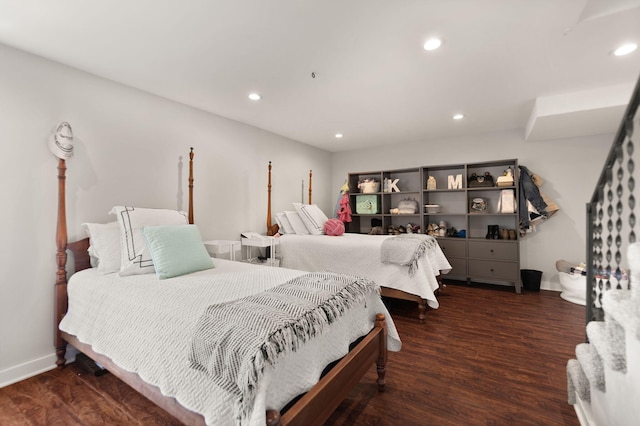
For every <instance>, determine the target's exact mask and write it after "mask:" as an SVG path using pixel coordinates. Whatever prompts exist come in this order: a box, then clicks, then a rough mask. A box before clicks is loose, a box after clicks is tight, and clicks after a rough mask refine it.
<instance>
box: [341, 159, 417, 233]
mask: <svg viewBox="0 0 640 426" xmlns="http://www.w3.org/2000/svg"><path fill="white" fill-rule="evenodd" d="M348 182H349V203H350V207H351V212H352V217H351V219H352V221H351V223H349V224H348V226H347V231H348V232H355V233H364V234H367V233H370V232H371V230H372V228H374V227H377V228H376V229H374V232H376V233H387V232H388V229H389V227H390V226H393V227H400V226H405V227H406V225H407V224H408V223H415V224H416V225H417V226H418V227H419V226H420V222H421V216H420V210H419V208H420V199H421V197H420V195H421V194H420V190H421V186H420V185H421V176H420V168H418V167H416V168H411V169H397V170H386V171H377V172H358V173H349V177H348ZM404 200H413V204H414V205H415V211H408V210H404V209H402V210H401V211H402V213H398V212H397V211H394V209H398V208H400V207H403V206H401V203H403V201H404ZM407 220H409V221H407Z"/></svg>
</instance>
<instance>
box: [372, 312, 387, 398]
mask: <svg viewBox="0 0 640 426" xmlns="http://www.w3.org/2000/svg"><path fill="white" fill-rule="evenodd" d="M375 324H376V327H380V328H381V329H382V332H381V333H380V334H379V335H378V337H379V338H380V355H379V356H378V360H377V361H376V368H377V371H378V380H377V383H378V391H379V392H384V388H385V385H386V384H387V381H386V380H385V375H386V373H387V353H388V351H387V321H386V320H385V317H384V314H376V323H375Z"/></svg>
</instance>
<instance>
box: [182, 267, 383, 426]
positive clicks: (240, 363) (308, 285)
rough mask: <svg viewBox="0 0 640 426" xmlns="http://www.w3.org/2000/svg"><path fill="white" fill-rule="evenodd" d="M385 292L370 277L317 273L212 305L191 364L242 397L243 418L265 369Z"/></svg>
mask: <svg viewBox="0 0 640 426" xmlns="http://www.w3.org/2000/svg"><path fill="white" fill-rule="evenodd" d="M374 292H376V293H377V292H379V289H378V286H377V285H376V284H375V283H374V282H373V281H370V280H367V279H365V278H359V277H353V276H347V275H340V274H334V273H328V272H316V273H309V274H305V275H302V276H300V277H297V278H294V279H292V280H289V281H287V282H286V283H284V284H281V285H278V286H276V287H274V288H272V289H270V290H267V291H264V292H262V293H258V294H255V295H251V296H247V297H244V298H241V299H238V300H234V301H232V302H227V303H221V304H216V305H211V306H209V307H208V308H207V309H206V310H205V312H204V313H203V315H202V317H201V318H200V319H199V320H198V323H197V325H196V330H195V333H194V336H193V338H192V341H191V348H190V353H189V362H190V365H191V367H192V368H195V369H198V370H200V371H203V372H206V373H208V374H210V375H211V377H213V379H214V380H215V381H216V383H217V384H218V385H219V386H220V387H222V388H223V389H225V390H226V391H228V392H231V393H232V394H234V395H235V396H236V400H237V401H238V404H237V406H236V407H235V408H236V414H237V419H238V421H239V422H243V421H244V420H246V419H247V417H248V415H249V414H250V413H251V411H252V409H253V401H254V399H255V393H256V388H257V385H258V382H259V380H260V378H261V377H262V374H263V372H264V368H265V366H266V365H267V363H269V364H274V363H275V362H276V361H277V359H278V357H279V356H281V355H283V354H286V353H288V352H290V351H296V350H297V349H298V347H300V346H301V345H302V344H303V343H304V342H305V341H307V340H309V339H311V338H313V337H314V336H316V335H319V334H320V333H322V330H323V329H324V327H325V326H327V325H329V324H331V323H333V322H334V321H335V320H336V319H338V318H339V317H341V316H342V314H343V313H344V312H345V311H346V310H347V309H348V308H349V307H351V306H354V305H356V304H365V303H366V300H367V298H368V297H369V296H370V295H371V294H372V293H374Z"/></svg>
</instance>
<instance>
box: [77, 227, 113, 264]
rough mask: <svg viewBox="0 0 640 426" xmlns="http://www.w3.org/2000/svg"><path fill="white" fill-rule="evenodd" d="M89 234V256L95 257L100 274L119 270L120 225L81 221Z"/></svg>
mask: <svg viewBox="0 0 640 426" xmlns="http://www.w3.org/2000/svg"><path fill="white" fill-rule="evenodd" d="M82 226H83V227H84V229H85V230H86V231H87V234H88V235H89V244H90V246H89V256H91V257H95V258H96V259H97V266H94V262H93V261H92V266H93V267H95V268H96V270H97V271H98V273H100V274H110V273H112V272H118V271H119V270H120V261H121V260H120V259H121V250H120V225H118V222H110V223H83V224H82Z"/></svg>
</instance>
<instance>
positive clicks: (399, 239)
mask: <svg viewBox="0 0 640 426" xmlns="http://www.w3.org/2000/svg"><path fill="white" fill-rule="evenodd" d="M436 244H438V243H437V242H436V239H435V238H434V237H433V236H431V235H425V234H400V235H396V236H394V237H389V238H387V239H386V240H384V241H383V242H382V245H381V246H380V260H381V261H382V263H395V264H396V265H404V266H408V267H409V275H410V276H413V274H415V273H416V270H417V269H418V260H419V259H420V257H422V256H424V255H425V253H426V252H427V250H428V249H431V248H433V247H435V245H436Z"/></svg>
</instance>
